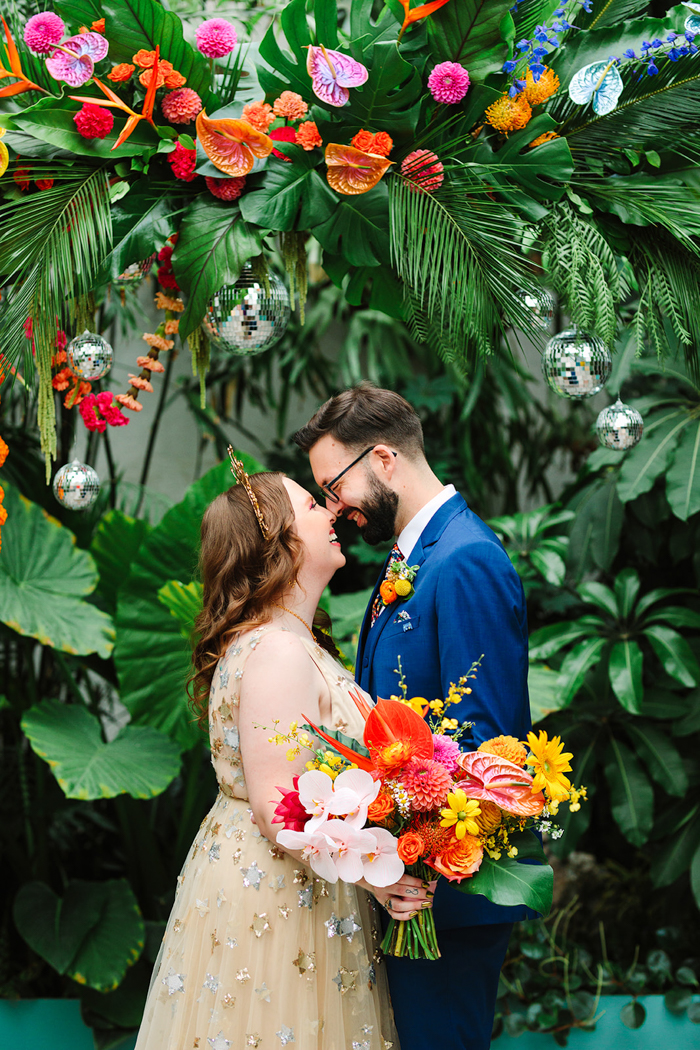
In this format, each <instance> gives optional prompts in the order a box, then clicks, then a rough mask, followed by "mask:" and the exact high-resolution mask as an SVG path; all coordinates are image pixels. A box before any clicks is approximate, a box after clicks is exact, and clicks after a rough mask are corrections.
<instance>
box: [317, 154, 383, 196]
mask: <svg viewBox="0 0 700 1050" xmlns="http://www.w3.org/2000/svg"><path fill="white" fill-rule="evenodd" d="M325 159H326V166H327V168H328V172H327V174H326V178H327V179H328V185H329V186H330V187H331V189H333V190H335V191H336V192H337V193H344V194H346V195H349V194H357V193H367V191H368V190H371V189H373V188H374V187H375V186H376V185H377V183H378V182H379V180H380V179H381V177H382V175H383V174H384V172H385V171H386V170H387V168H389V167H390V165H391V164H393V161H391V160H387V159H386V157H380V156H379V154H377V153H364V152H363V151H362V150H361V149H355V147H354V146H341V145H340V144H339V143H337V142H329V143H328V145H327V146H326V157H325Z"/></svg>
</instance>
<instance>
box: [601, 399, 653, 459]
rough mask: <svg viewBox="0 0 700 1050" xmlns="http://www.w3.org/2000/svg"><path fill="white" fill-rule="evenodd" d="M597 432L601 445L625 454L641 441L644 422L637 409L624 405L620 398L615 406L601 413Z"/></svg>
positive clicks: (610, 406)
mask: <svg viewBox="0 0 700 1050" xmlns="http://www.w3.org/2000/svg"><path fill="white" fill-rule="evenodd" d="M595 430H596V434H597V435H598V440H599V441H600V443H601V445H605V447H606V448H613V449H616V450H617V451H620V452H624V450H625V449H627V448H634V446H635V445H636V444H637V443H638V442H639V441H641V438H642V434H643V433H644V420H643V419H642V417H641V415H640V414H639V412H638V411H637V409H636V408H632V406H631V405H624V404H623V403H622V401H621V400H620V398H619V397H618V399H617V401H616V402H615V404H614V405H608V407H607V408H604V409H603V411H602V412H601V413H600V415H599V416H598V418H597V420H596V424H595Z"/></svg>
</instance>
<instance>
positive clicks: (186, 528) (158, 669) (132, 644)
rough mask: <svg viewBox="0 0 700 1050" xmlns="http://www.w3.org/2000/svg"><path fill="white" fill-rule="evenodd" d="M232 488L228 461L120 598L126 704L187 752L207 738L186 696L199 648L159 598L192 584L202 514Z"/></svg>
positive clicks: (193, 491) (163, 534) (154, 546)
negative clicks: (179, 583)
mask: <svg viewBox="0 0 700 1050" xmlns="http://www.w3.org/2000/svg"><path fill="white" fill-rule="evenodd" d="M238 455H239V457H240V458H241V459H242V460H243V462H244V464H245V466H246V469H247V470H248V471H250V472H251V473H252V472H254V471H256V470H260V469H262V468H261V466H260V464H259V463H256V461H255V460H254V459H252V457H250V456H248V455H246V454H245V453H238ZM231 483H232V478H231V472H230V469H229V465H228V462H225V463H219V464H218V466H216V467H212V469H211V470H210V471H209V472H208V473H207V474H205V475H204V477H202V478H200V479H199V481H197V482H195V484H194V485H192V486H191V487H190V488H189V489H188V491H187V494H186V496H185V498H184V500H183V501H182V503H178V504H177V505H176V506H174V507H171V508H170V510H169V511H168V512H167V514H165V516H164V517H163V519H162V520H161V522H160V523H159V524H158V525H157V526H156V528H154V529H153V530H152V531H151V532H150V534H149V535H148V537H147V538H146V540H145V541H144V543H143V544H142V545H141V548H140V550H139V552H138V554H137V555H136V557H135V558H134V559H133V561H132V563H131V575H130V576H129V579H128V581H127V582H126V584H125V586H124V587H123V588H122V589H121V590H120V592H119V598H118V605H117V641H116V648H115V653H114V659H115V663H116V666H117V674H118V676H119V683H120V686H121V699H122V702H123V703H124V704H126V706H127V707H128V708H129V711H130V712H131V718H132V725H149V726H153V727H154V728H156V729H159V730H161V731H162V732H164V733H167V734H168V735H169V736H172V737H173V738H174V740H175V741H176V742H177V743H178V744H179V745H180V746H181V747H183V748H190V747H193V746H194V745H195V744H197V743H198V742H199V741H200V740H201V735H200V733H199V731H198V730H197V728H196V726H195V723H194V716H193V714H192V712H191V710H190V709H189V707H188V705H187V696H186V693H185V683H186V680H187V675H188V673H189V671H190V668H191V663H190V658H191V649H190V646H189V644H188V642H187V641H186V639H185V638H184V637H183V635H182V632H181V628H180V622H179V620H178V619H177V618H176V617H175V616H173V615H172V614H171V613H170V611H169V609H168V607H166V605H164V604H163V601H162V598H161V596H160V595H159V592H160V591H161V590H162V588H164V587H165V585H166V584H167V583H168V582H169V581H171V580H184V581H189V580H191V578H192V575H193V574H194V572H195V569H196V565H197V547H198V545H199V528H200V525H201V521H202V515H203V513H204V511H205V510H206V508H207V506H208V505H209V503H211V501H212V500H213V499H214V497H215V496H218V495H219V493H220V492H224V491H225V490H226V489H227V488H229V486H230V485H231Z"/></svg>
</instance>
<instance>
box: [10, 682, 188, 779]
mask: <svg viewBox="0 0 700 1050" xmlns="http://www.w3.org/2000/svg"><path fill="white" fill-rule="evenodd" d="M22 729H23V731H24V733H25V734H26V736H27V737H28V738H29V742H30V744H31V745H32V748H33V750H34V751H35V752H36V754H37V755H39V757H40V758H43V759H46V761H47V762H48V764H49V765H50V766H51V771H52V773H53V775H54V776H55V777H56V780H57V781H58V783H59V784H60V786H61V789H62V790H63V793H64V795H65V796H66V797H67V798H81V799H94V798H114V796H115V795H122V794H127V795H131V797H132V798H153V797H154V796H155V795H160V793H161V792H162V791H165V789H166V787H167V786H168V784H169V783H170V782H171V781H172V780H173V779H174V778H175V777H176V776H177V774H178V772H179V769H180V756H179V749H178V747H177V746H176V745H175V744H174V743H173V741H172V740H170V739H169V737H167V736H165V735H164V734H163V733H159V732H157V731H156V730H155V729H151V728H150V727H149V726H125V727H124V729H122V730H121V732H120V733H119V734H118V735H117V736H116V737H115V738H114V740H112V741H110V743H108V744H106V743H105V742H104V740H103V739H102V730H101V726H100V723H99V721H98V719H97V718H95V716H94V715H91V714H90V713H89V711H86V710H85V708H84V707H80V706H78V705H77V704H60V703H58V702H57V701H56V700H45V701H44V702H43V703H41V704H37V705H36V706H35V707H32V708H30V709H29V711H27V713H26V714H25V716H24V718H23V719H22Z"/></svg>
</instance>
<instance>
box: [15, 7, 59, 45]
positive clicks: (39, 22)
mask: <svg viewBox="0 0 700 1050" xmlns="http://www.w3.org/2000/svg"><path fill="white" fill-rule="evenodd" d="M65 31H66V27H65V25H64V24H63V20H62V19H61V18H59V17H58V15H55V14H54V13H53V11H43V12H42V13H41V14H40V15H32V17H31V18H30V19H29V21H28V22H27V24H26V26H25V27H24V42H25V44H26V45H27V47H28V48H29V50H30V51H33V52H34V54H35V55H49V54H51V50H52V47H53V45H54V44H60V43H61V40H62V39H63V34H64V33H65Z"/></svg>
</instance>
